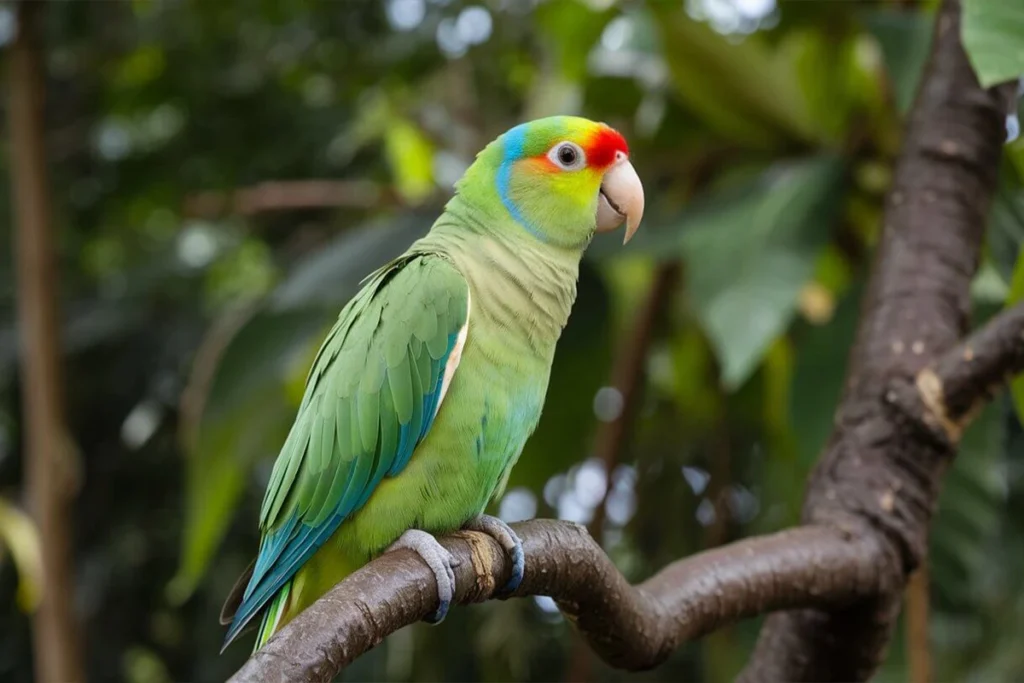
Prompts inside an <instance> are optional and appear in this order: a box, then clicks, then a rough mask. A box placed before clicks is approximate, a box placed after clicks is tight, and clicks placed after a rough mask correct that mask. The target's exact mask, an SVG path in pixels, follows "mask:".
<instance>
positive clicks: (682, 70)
mask: <svg viewBox="0 0 1024 683" xmlns="http://www.w3.org/2000/svg"><path fill="white" fill-rule="evenodd" d="M650 12H651V14H650V15H647V14H641V13H638V14H637V15H636V21H637V30H636V33H637V34H642V33H643V32H644V31H653V32H654V33H655V34H656V35H657V36H658V38H659V39H660V42H661V49H662V54H663V56H664V59H665V62H666V63H667V65H668V69H669V72H670V74H671V80H672V83H673V85H674V86H675V87H674V91H675V94H676V96H677V97H678V98H679V99H680V100H681V101H682V102H683V103H685V104H686V106H687V107H689V108H690V109H691V110H693V112H694V113H696V114H697V115H698V116H700V117H701V118H702V119H703V120H704V122H705V123H706V124H707V125H708V126H709V127H710V128H711V129H712V130H715V131H717V132H718V133H720V134H721V135H723V136H725V137H726V138H728V139H730V140H731V141H735V142H741V143H743V144H749V145H751V146H754V147H758V148H773V147H776V146H777V145H778V144H779V143H780V142H783V141H785V140H787V139H788V140H800V141H805V142H817V141H821V140H822V139H824V138H825V133H824V131H823V130H822V129H821V126H819V125H817V123H816V122H815V121H814V120H813V119H812V117H811V115H810V112H809V109H808V106H807V102H806V99H805V97H804V94H803V92H802V91H801V89H800V85H799V82H798V79H797V76H796V71H795V68H794V65H793V64H792V62H791V60H790V59H789V55H787V54H785V53H783V52H780V51H776V50H773V49H772V48H771V47H770V46H769V45H768V44H767V43H766V42H763V41H761V40H760V38H759V36H757V35H753V36H748V37H746V38H744V39H743V40H742V41H740V42H737V41H733V40H729V39H728V38H726V37H725V36H723V35H721V34H719V33H717V32H716V31H715V30H714V29H712V28H711V27H710V26H709V25H707V24H705V23H703V22H698V21H694V20H693V19H691V18H690V17H689V15H688V14H687V12H686V10H685V3H666V2H659V3H651V4H650Z"/></svg>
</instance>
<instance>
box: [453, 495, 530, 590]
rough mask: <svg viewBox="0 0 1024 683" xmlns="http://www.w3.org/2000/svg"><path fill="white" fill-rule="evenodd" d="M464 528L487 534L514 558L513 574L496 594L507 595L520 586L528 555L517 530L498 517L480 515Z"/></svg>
mask: <svg viewBox="0 0 1024 683" xmlns="http://www.w3.org/2000/svg"><path fill="white" fill-rule="evenodd" d="M463 528H464V529H466V530H468V531H479V532H481V533H484V534H487V535H488V536H490V537H491V538H493V539H494V540H496V541H497V542H498V544H499V545H501V547H502V548H504V549H505V552H506V553H508V556H509V558H511V560H512V576H511V578H509V580H508V583H506V584H505V586H504V587H503V588H502V589H501V590H499V591H498V592H497V593H496V594H495V595H496V596H502V595H507V594H509V593H511V592H513V591H514V590H515V589H517V588H519V584H521V583H522V582H523V570H524V569H525V568H526V555H525V553H523V542H522V541H521V540H519V536H517V535H516V532H515V531H512V527H510V526H509V525H508V524H505V522H503V521H501V520H500V519H498V518H497V517H492V516H490V515H478V516H476V517H474V518H473V519H471V520H469V521H468V522H467V523H466V525H465V526H464V527H463Z"/></svg>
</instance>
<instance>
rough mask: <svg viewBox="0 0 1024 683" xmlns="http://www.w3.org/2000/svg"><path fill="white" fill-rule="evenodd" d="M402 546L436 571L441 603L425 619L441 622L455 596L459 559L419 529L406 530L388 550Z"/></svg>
mask: <svg viewBox="0 0 1024 683" xmlns="http://www.w3.org/2000/svg"><path fill="white" fill-rule="evenodd" d="M401 548H408V549H409V550H412V551H414V552H415V553H416V554H417V555H419V556H420V557H421V558H423V561H424V562H426V563H427V566H428V567H430V570H431V571H432V572H434V578H435V579H436V580H437V597H438V598H439V599H440V601H441V604H440V606H439V607H438V608H437V611H436V612H434V614H433V615H431V616H429V617H427V618H426V619H424V621H426V622H428V623H431V624H440V623H441V622H442V621H444V618H445V616H447V614H448V608H449V607H451V604H452V600H453V599H454V598H455V567H458V566H459V560H458V559H457V558H456V557H455V556H454V555H452V554H451V553H450V552H448V551H447V550H445V548H444V546H443V545H441V544H440V543H438V542H437V539H436V538H434V537H433V536H431V535H430V534H428V533H427V532H426V531H420V530H419V529H409V530H408V531H406V532H405V533H404V534H402V536H401V537H400V538H399V539H398V540H397V541H395V542H394V543H392V544H391V545H390V546H388V549H387V551H391V550H399V549H401ZM387 551H386V552H387Z"/></svg>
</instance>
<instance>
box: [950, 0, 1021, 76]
mask: <svg viewBox="0 0 1024 683" xmlns="http://www.w3.org/2000/svg"><path fill="white" fill-rule="evenodd" d="M961 36H962V39H963V43H964V49H965V50H966V51H967V57H968V58H969V59H970V60H971V65H972V66H973V67H974V71H975V72H976V73H977V75H978V80H979V81H980V82H981V85H982V86H984V87H986V88H987V87H990V86H993V85H995V84H996V83H1002V82H1004V81H1010V80H1013V79H1015V78H1018V77H1020V76H1024V3H1021V2H1014V1H1013V0H963V21H962V23H961Z"/></svg>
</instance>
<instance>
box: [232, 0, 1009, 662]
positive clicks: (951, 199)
mask: <svg viewBox="0 0 1024 683" xmlns="http://www.w3.org/2000/svg"><path fill="white" fill-rule="evenodd" d="M959 13H960V7H959V1H958V0H944V2H943V5H942V8H941V10H940V12H939V16H938V17H937V21H936V28H935V39H934V41H933V43H932V55H931V57H930V59H929V62H928V65H927V67H926V70H925V74H924V76H923V78H922V85H921V89H920V91H919V93H918V96H917V100H916V102H915V105H914V108H913V110H912V113H911V116H910V121H909V123H908V127H907V134H906V139H905V141H904V147H903V151H902V154H901V157H900V160H899V162H898V164H897V168H896V173H895V180H894V186H893V188H892V190H891V191H890V193H889V195H888V198H887V203H886V209H885V214H884V227H883V234H882V240H881V244H880V245H879V247H878V249H877V252H876V255H875V261H874V266H873V272H872V275H871V279H870V285H869V288H868V292H867V294H866V296H865V300H864V302H863V305H862V318H861V323H860V326H859V329H858V333H857V338H856V340H855V344H854V347H853V351H852V355H851V363H850V370H849V375H848V378H847V381H846V385H845V388H844V392H843V396H842V398H841V401H840V405H839V408H838V409H837V412H836V426H835V430H834V432H833V434H832V435H831V437H830V439H829V441H828V443H827V444H826V445H825V448H824V451H823V454H822V456H821V459H820V461H819V464H818V466H817V467H816V469H815V471H814V473H813V475H812V477H811V480H810V482H809V485H808V491H807V497H806V501H805V505H804V514H803V518H804V519H803V526H801V527H798V528H796V529H792V530H790V531H786V532H783V533H779V534H774V535H771V536H764V537H760V538H752V539H748V540H744V541H741V542H738V543H734V544H732V545H729V546H725V547H722V548H717V549H714V550H710V551H707V552H704V553H702V554H699V555H696V556H694V557H691V558H688V559H684V560H680V561H677V562H675V563H673V564H671V565H669V566H668V567H666V568H665V569H664V570H662V571H661V572H660V573H659V574H658V575H656V576H654V577H653V578H651V579H649V580H648V581H646V582H644V583H643V584H641V585H639V586H636V587H631V586H629V585H628V584H627V583H626V582H625V580H624V579H623V577H622V576H621V575H620V574H619V573H618V572H617V571H616V570H615V568H614V566H613V565H612V564H611V562H610V560H608V558H607V557H606V556H605V555H604V554H603V553H602V552H601V550H600V548H599V547H597V546H596V544H595V543H594V542H593V541H592V540H591V539H590V537H589V536H588V535H587V534H586V532H585V530H583V529H582V528H580V527H577V526H575V525H570V524H565V523H557V522H545V521H534V522H528V523H524V524H520V525H515V526H516V527H517V531H518V532H519V533H520V535H521V536H522V538H523V540H524V543H525V548H526V578H525V580H524V582H523V585H522V587H521V588H520V589H519V591H518V592H517V595H519V596H524V595H537V594H541V595H550V596H552V597H554V598H555V600H556V602H557V603H558V605H559V606H560V608H561V609H562V610H563V612H564V613H565V614H566V615H567V616H568V617H569V618H570V620H571V621H572V622H574V623H575V624H576V626H577V627H578V628H579V630H580V632H581V633H582V634H583V636H584V637H585V638H586V639H587V642H588V643H589V644H590V646H591V647H592V648H593V649H594V650H595V651H596V652H597V653H598V654H599V655H600V656H601V657H602V658H603V659H604V660H605V661H606V662H608V663H609V664H611V665H612V666H617V667H621V668H626V669H644V668H649V667H652V666H655V665H657V664H658V663H659V662H661V661H663V660H664V658H665V657H667V656H668V654H669V653H670V652H671V651H672V650H673V649H675V648H676V647H678V646H679V645H680V644H682V643H683V642H684V641H686V640H690V639H693V638H697V637H700V636H701V635H704V634H706V633H708V632H709V631H711V630H714V629H715V628H718V627H720V626H722V625H724V624H726V623H728V622H731V621H734V620H736V619H740V618H744V617H749V616H753V615H757V614H764V613H766V612H771V611H773V610H788V611H782V612H778V613H776V614H774V615H772V616H770V617H769V618H768V620H767V621H766V623H765V626H764V628H763V629H762V632H761V637H760V639H759V641H758V644H757V647H756V648H755V651H754V653H753V656H752V658H751V661H750V663H749V665H748V666H747V668H746V669H745V670H744V671H743V673H742V674H741V676H740V678H741V679H742V680H745V681H783V680H785V681H808V680H813V681H834V680H865V679H867V678H869V677H870V676H871V675H872V674H873V673H874V672H875V671H876V669H877V667H878V665H879V663H880V662H881V661H882V659H883V657H884V655H885V650H886V647H887V646H888V643H889V641H890V639H891V636H892V630H893V625H894V623H895V620H896V616H897V614H898V612H899V609H900V603H901V598H902V593H903V589H904V587H905V585H906V582H907V579H908V577H909V576H910V575H911V573H912V572H913V571H914V570H915V569H916V568H917V567H919V566H920V565H921V563H922V561H923V560H924V559H925V556H926V552H927V540H928V528H929V524H930V522H931V519H932V516H933V513H934V509H935V506H936V500H937V497H938V492H939V485H940V481H941V478H942V475H943V473H944V472H945V470H946V468H947V467H948V465H949V463H950V462H951V461H952V458H953V456H954V455H955V452H956V447H957V444H958V441H959V438H960V435H961V433H962V431H963V429H964V427H965V426H966V424H967V422H968V421H969V420H970V418H971V417H972V416H973V415H974V414H975V413H976V412H977V409H978V408H979V407H980V406H981V405H983V404H984V402H985V401H987V400H989V399H990V398H991V396H992V394H993V392H994V391H995V390H996V389H997V388H998V387H999V386H1000V385H1001V384H1002V383H1004V381H1005V380H1006V379H1007V378H1008V376H1009V374H1010V373H1013V372H1017V371H1020V370H1021V369H1024V336H1022V332H1024V308H1017V309H1014V310H1012V311H1009V312H1007V313H1004V314H1003V315H1001V316H999V317H997V318H996V319H994V320H992V321H991V322H990V323H989V324H988V325H987V326H986V327H985V328H984V329H982V330H981V331H979V332H977V333H976V334H975V335H973V336H972V337H970V338H969V339H967V340H966V341H963V342H961V340H962V338H963V335H964V332H965V329H966V327H967V322H968V317H969V304H970V298H969V285H970V282H971V280H972V278H973V276H974V273H975V269H976V267H977V262H978V253H979V248H980V244H981V241H982V237H983V231H984V226H985V223H986V216H987V214H988V210H989V205H990V200H991V196H992V194H993V191H994V188H995V185H996V174H997V169H998V167H999V157H1000V153H1001V147H1002V144H1003V142H1004V138H1005V129H1004V116H1005V112H1006V110H1007V103H1008V102H1009V101H1012V98H1013V97H1014V95H1015V84H1007V85H1006V86H1004V87H999V88H993V89H991V90H983V89H982V88H981V87H980V86H979V85H978V82H977V79H976V78H975V76H974V73H973V71H972V70H971V67H970V65H969V63H968V61H967V58H966V56H965V54H964V52H963V48H962V47H961V44H960V36H959V33H960V26H959ZM443 542H444V543H445V544H446V545H447V547H449V549H451V550H453V552H455V553H456V554H457V555H458V556H459V557H460V558H461V559H462V560H463V563H462V565H461V566H460V567H459V569H458V572H457V573H458V592H457V600H458V601H459V602H463V603H465V602H474V601H480V600H484V599H487V598H488V597H490V596H491V594H492V592H493V588H494V586H495V585H500V583H499V582H503V581H504V580H505V578H506V577H507V573H508V571H509V567H508V566H507V564H506V562H505V558H504V555H503V554H502V553H501V552H500V551H499V549H498V546H497V545H496V544H495V543H494V542H493V541H490V540H488V539H486V538H484V537H481V536H478V535H475V534H474V535H467V534H460V535H458V536H457V537H453V538H448V539H444V541H443ZM436 606H437V596H436V594H435V588H434V582H433V579H432V577H431V575H430V573H429V572H428V570H427V568H426V566H425V565H424V564H422V562H421V561H420V560H419V559H418V558H417V557H415V556H414V555H412V554H411V553H406V552H402V553H394V554H389V555H385V556H384V557H382V558H379V559H377V560H375V561H373V562H372V563H370V565H368V566H367V567H366V568H364V569H363V570H361V571H359V572H357V573H356V574H354V575H352V576H351V577H349V578H348V579H346V580H345V581H343V582H342V583H341V584H339V585H338V586H336V587H335V588H334V589H333V590H332V591H331V592H330V593H328V595H326V596H325V597H324V598H323V599H321V600H320V601H318V602H317V603H316V604H315V605H313V606H312V607H311V608H310V609H308V610H306V612H304V613H303V614H301V615H299V616H298V617H297V618H296V619H295V621H293V622H292V623H290V624H289V625H288V626H286V627H285V628H284V629H283V630H282V631H281V632H280V633H279V634H278V635H277V636H275V637H274V638H273V639H271V641H270V642H269V643H267V645H265V646H264V648H262V649H261V650H260V651H259V652H257V653H256V654H255V655H254V656H253V657H252V658H251V659H250V660H249V662H248V663H247V664H246V665H245V666H244V667H243V668H242V669H241V670H240V671H239V672H238V673H237V674H236V676H235V677H234V678H233V680H234V681H237V682H241V681H256V680H268V681H278V680H295V681H306V680H327V679H329V678H330V677H331V676H332V675H333V674H334V673H335V672H337V671H339V670H340V669H341V668H343V667H344V666H345V665H346V664H348V663H349V662H351V661H352V660H353V659H354V658H355V657H357V656H359V655H360V654H361V653H362V652H365V651H366V650H367V649H369V648H371V647H373V646H374V645H376V644H377V643H379V642H380V641H381V640H382V639H383V638H384V637H386V636H387V635H388V634H389V633H391V632H393V631H395V630H397V629H398V628H401V627H402V626H404V625H407V624H410V623H413V622H414V621H416V620H418V619H420V618H422V617H423V616H425V615H427V614H428V613H430V612H431V611H432V610H433V609H435V608H436Z"/></svg>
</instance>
